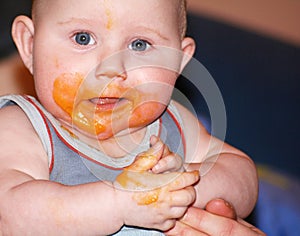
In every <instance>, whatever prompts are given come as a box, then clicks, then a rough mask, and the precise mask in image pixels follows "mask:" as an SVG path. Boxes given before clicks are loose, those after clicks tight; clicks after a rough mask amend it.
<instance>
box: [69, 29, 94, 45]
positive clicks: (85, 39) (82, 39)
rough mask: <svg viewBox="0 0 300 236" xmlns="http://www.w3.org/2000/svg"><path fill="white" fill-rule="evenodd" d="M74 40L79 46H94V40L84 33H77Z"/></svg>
mask: <svg viewBox="0 0 300 236" xmlns="http://www.w3.org/2000/svg"><path fill="white" fill-rule="evenodd" d="M74 40H75V42H76V43H78V44H80V45H93V44H95V40H94V39H93V37H92V36H91V35H90V34H89V33H86V32H79V33H76V34H75V35H74Z"/></svg>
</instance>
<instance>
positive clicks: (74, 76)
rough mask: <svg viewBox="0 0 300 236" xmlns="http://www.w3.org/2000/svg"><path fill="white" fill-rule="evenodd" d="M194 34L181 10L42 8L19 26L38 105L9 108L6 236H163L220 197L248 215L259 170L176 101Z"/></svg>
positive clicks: (130, 3)
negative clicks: (205, 170)
mask: <svg viewBox="0 0 300 236" xmlns="http://www.w3.org/2000/svg"><path fill="white" fill-rule="evenodd" d="M185 30H186V7H185V1H183V0H140V1H136V0H88V1H86V2H81V1H78V0H51V1H48V0H35V1H33V7H32V19H30V18H28V17H26V16H18V17H17V18H16V19H15V21H14V23H13V29H12V34H13V38H14V41H15V43H16V45H17V47H18V50H19V53H20V56H21V58H22V60H23V62H24V64H25V65H26V67H27V68H28V69H29V71H30V72H31V73H32V75H33V77H34V82H35V89H36V94H37V99H35V98H33V97H29V96H19V95H8V96H5V97H2V98H1V100H0V107H3V108H2V109H1V110H0V129H1V133H0V139H1V143H0V147H1V150H2V151H1V154H0V214H1V217H0V232H1V233H2V235H18V234H22V235H108V234H116V235H152V234H154V233H155V234H158V235H160V234H163V232H166V231H167V230H169V229H171V228H172V227H173V226H174V225H175V223H176V221H177V220H179V219H180V218H181V217H182V216H183V215H184V213H185V212H186V210H187V208H189V207H191V206H193V207H198V208H203V207H204V206H205V205H206V203H207V202H209V200H211V199H214V198H223V199H226V201H228V202H231V203H232V204H233V205H234V207H235V208H236V210H237V214H238V215H239V216H240V217H245V216H247V215H248V214H249V213H250V211H251V210H252V209H253V207H254V204H255V201H256V197H257V177H256V171H255V166H254V164H253V162H252V161H251V160H250V158H249V157H248V156H247V155H245V154H244V153H242V152H241V151H239V150H237V149H235V148H234V147H232V146H230V145H228V144H226V143H224V142H222V141H221V140H218V139H217V138H215V137H212V136H211V135H209V134H208V133H207V131H206V130H205V129H204V127H203V126H202V125H201V124H200V123H199V121H198V120H197V118H196V117H194V116H193V115H192V114H191V113H190V112H189V111H188V110H187V109H186V108H184V107H183V106H181V105H180V104H178V103H176V102H174V101H171V100H170V99H171V95H172V90H173V87H174V84H175V82H176V79H177V77H178V75H179V74H180V73H181V71H182V70H183V68H184V67H185V65H186V64H187V63H188V61H189V59H190V58H191V57H192V56H193V53H194V50H195V42H194V40H193V39H191V38H189V37H185ZM149 146H150V148H149ZM215 160H216V161H215ZM212 162H215V163H214V165H213V166H212ZM206 165H207V166H212V167H211V169H210V171H209V172H208V173H206V174H205V175H203V174H202V173H200V175H201V180H200V181H199V174H198V172H199V170H200V167H201V168H203V167H205V166H206ZM184 170H185V171H184Z"/></svg>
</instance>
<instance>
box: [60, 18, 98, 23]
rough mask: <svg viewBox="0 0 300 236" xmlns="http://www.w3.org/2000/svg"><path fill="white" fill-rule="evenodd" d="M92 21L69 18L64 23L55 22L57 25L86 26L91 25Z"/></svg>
mask: <svg viewBox="0 0 300 236" xmlns="http://www.w3.org/2000/svg"><path fill="white" fill-rule="evenodd" d="M92 22H93V20H90V19H88V18H77V17H71V18H69V19H67V20H64V21H59V22H57V23H58V24H59V25H67V24H78V23H80V24H87V25H92Z"/></svg>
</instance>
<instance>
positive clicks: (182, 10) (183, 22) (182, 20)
mask: <svg viewBox="0 0 300 236" xmlns="http://www.w3.org/2000/svg"><path fill="white" fill-rule="evenodd" d="M38 2H40V1H37V0H32V12H31V14H32V17H34V14H35V9H36V7H37V3H38ZM178 17H179V32H180V33H181V37H182V38H184V36H185V34H186V29H187V0H179V9H178Z"/></svg>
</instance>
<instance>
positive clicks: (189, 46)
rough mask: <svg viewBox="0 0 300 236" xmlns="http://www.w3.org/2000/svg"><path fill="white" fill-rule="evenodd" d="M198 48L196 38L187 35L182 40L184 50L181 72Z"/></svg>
mask: <svg viewBox="0 0 300 236" xmlns="http://www.w3.org/2000/svg"><path fill="white" fill-rule="evenodd" d="M195 49H196V43H195V41H194V39H192V38H189V37H185V38H184V39H183V40H182V42H181V50H182V51H183V57H182V62H181V68H180V72H182V70H183V69H184V67H185V66H186V65H187V63H188V62H189V61H190V60H191V58H192V57H193V55H194V52H195Z"/></svg>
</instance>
